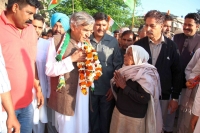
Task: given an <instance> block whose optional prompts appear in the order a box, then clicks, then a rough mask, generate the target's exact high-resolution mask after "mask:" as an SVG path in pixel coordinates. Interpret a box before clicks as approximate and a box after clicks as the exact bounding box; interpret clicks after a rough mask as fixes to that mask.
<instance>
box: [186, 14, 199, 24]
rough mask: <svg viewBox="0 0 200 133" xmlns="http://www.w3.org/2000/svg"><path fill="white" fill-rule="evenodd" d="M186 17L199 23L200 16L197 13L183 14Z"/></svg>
mask: <svg viewBox="0 0 200 133" xmlns="http://www.w3.org/2000/svg"><path fill="white" fill-rule="evenodd" d="M186 18H190V19H194V21H195V23H196V24H200V16H199V14H197V13H188V14H187V15H186V16H185V19H186Z"/></svg>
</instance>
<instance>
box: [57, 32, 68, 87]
mask: <svg viewBox="0 0 200 133" xmlns="http://www.w3.org/2000/svg"><path fill="white" fill-rule="evenodd" d="M69 41H70V33H69V31H68V32H67V33H65V34H64V37H63V38H62V41H61V44H60V47H59V48H58V51H57V55H56V57H55V59H56V61H58V62H59V61H62V59H63V55H64V53H65V51H66V49H67V47H68V45H69ZM62 87H65V77H64V75H60V76H59V79H58V85H57V90H56V91H58V90H61V88H62Z"/></svg>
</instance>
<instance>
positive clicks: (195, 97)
mask: <svg viewBox="0 0 200 133" xmlns="http://www.w3.org/2000/svg"><path fill="white" fill-rule="evenodd" d="M185 74H186V80H187V81H190V80H192V79H194V78H195V77H196V76H198V75H200V49H197V50H196V52H195V54H194V56H193V57H192V59H191V60H190V62H189V63H188V65H187V67H186V69H185ZM187 87H189V88H190V86H187ZM196 92H197V93H196ZM199 93H200V92H199V89H198V85H197V86H196V87H194V88H192V89H191V88H190V89H188V88H187V90H186V93H185V96H184V102H185V103H187V104H186V105H187V107H186V108H187V111H186V112H185V115H184V117H185V121H182V122H184V125H185V126H186V127H188V128H189V132H192V129H191V127H190V120H191V118H192V114H194V115H195V116H199V111H200V108H199V107H200V106H199V105H200V101H199V97H200V94H199ZM193 102H194V104H193ZM194 119H195V117H194ZM197 127H199V126H197ZM199 128H200V127H199Z"/></svg>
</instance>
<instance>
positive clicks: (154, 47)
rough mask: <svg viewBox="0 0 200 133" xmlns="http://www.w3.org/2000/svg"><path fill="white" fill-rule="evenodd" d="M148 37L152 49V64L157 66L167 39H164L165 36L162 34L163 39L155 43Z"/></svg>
mask: <svg viewBox="0 0 200 133" xmlns="http://www.w3.org/2000/svg"><path fill="white" fill-rule="evenodd" d="M148 39H149V46H150V51H151V58H152V65H154V66H155V65H156V61H157V59H158V56H159V54H160V50H161V48H162V43H163V42H165V39H164V36H163V35H161V39H160V42H159V43H158V44H154V43H153V41H152V40H151V39H150V38H148Z"/></svg>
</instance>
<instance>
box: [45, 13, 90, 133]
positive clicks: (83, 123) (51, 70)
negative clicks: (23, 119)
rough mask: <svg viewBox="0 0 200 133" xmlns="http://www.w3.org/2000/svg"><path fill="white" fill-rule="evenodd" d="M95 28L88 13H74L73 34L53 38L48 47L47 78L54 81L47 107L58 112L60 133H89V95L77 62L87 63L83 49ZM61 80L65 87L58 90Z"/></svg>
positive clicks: (72, 20)
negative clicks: (81, 83) (84, 92)
mask: <svg viewBox="0 0 200 133" xmlns="http://www.w3.org/2000/svg"><path fill="white" fill-rule="evenodd" d="M93 25H94V19H93V18H92V16H90V15H88V14H87V13H85V12H77V13H74V14H73V15H72V16H71V19H70V30H69V29H67V31H66V33H65V34H63V35H62V34H57V35H54V37H53V39H52V42H51V44H50V47H49V51H48V55H47V63H46V74H47V75H48V76H50V77H51V94H50V98H49V101H48V106H49V107H50V108H51V109H53V110H55V123H56V125H55V127H56V129H57V131H58V132H59V133H88V132H89V110H88V109H89V107H88V106H89V104H88V103H89V95H83V94H82V93H81V89H80V86H79V85H78V80H79V72H78V67H77V62H81V61H85V58H86V54H85V53H84V51H82V50H81V49H80V48H81V46H82V42H84V41H86V40H87V39H88V37H89V36H90V35H91V33H92V31H93ZM62 53H63V54H62ZM58 56H60V57H61V58H57V57H58ZM55 57H56V58H55ZM60 77H62V78H63V80H64V81H65V85H64V86H63V87H61V88H60V89H58V88H57V87H58V86H59V85H60V84H58V81H61V80H60ZM59 83H61V82H59Z"/></svg>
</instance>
